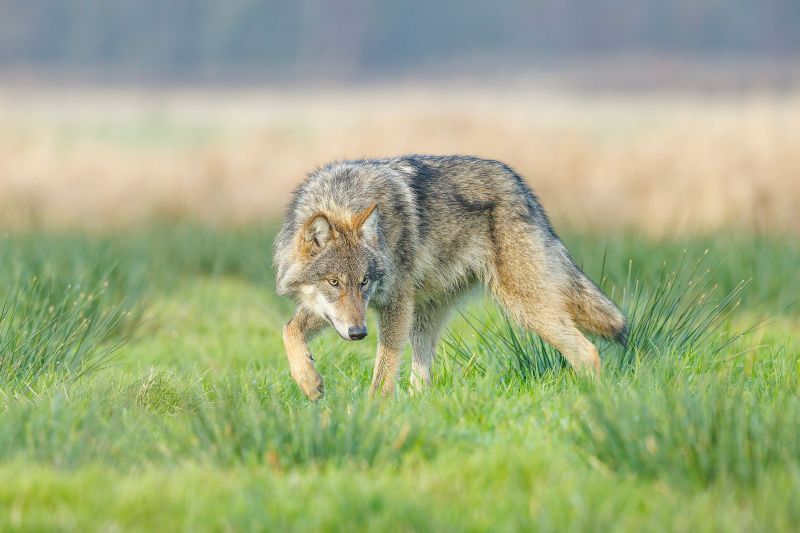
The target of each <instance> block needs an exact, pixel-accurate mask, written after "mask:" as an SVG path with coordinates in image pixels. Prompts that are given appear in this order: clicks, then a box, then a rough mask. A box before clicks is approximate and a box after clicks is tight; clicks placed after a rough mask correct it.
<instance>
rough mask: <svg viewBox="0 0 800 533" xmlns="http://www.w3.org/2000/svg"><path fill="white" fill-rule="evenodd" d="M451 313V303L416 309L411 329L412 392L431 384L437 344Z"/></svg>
mask: <svg viewBox="0 0 800 533" xmlns="http://www.w3.org/2000/svg"><path fill="white" fill-rule="evenodd" d="M449 311H450V305H449V302H448V303H435V304H431V305H430V306H418V307H416V308H415V309H414V326H413V327H412V329H411V391H412V392H415V391H416V392H419V391H421V390H422V389H423V388H424V387H426V386H428V385H430V383H431V366H432V365H433V360H434V358H435V357H436V343H437V342H438V340H439V335H440V334H441V332H442V326H444V323H445V320H446V319H447V314H448V312H449Z"/></svg>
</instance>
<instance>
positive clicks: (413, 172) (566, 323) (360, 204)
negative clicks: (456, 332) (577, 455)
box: [274, 155, 628, 400]
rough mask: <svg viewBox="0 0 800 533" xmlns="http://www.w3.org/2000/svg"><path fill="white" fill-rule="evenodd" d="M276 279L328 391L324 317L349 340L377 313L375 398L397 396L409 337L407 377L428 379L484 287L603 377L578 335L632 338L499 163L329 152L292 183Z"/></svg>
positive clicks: (308, 386)
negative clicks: (466, 301) (311, 345)
mask: <svg viewBox="0 0 800 533" xmlns="http://www.w3.org/2000/svg"><path fill="white" fill-rule="evenodd" d="M274 266H275V271H276V289H277V292H278V294H279V295H288V296H291V297H292V298H293V299H294V300H295V301H296V303H297V308H296V310H295V313H294V316H293V317H292V319H291V320H290V321H289V322H288V323H287V324H286V326H285V327H284V328H283V341H284V345H285V349H286V356H287V358H288V359H289V367H290V370H291V375H292V377H293V378H294V380H295V381H296V382H297V384H298V385H299V386H300V388H301V389H302V390H303V392H305V394H306V395H307V396H308V397H309V398H310V399H312V400H316V399H318V398H320V397H321V396H322V394H323V391H324V388H323V380H322V377H321V376H320V375H319V372H317V369H316V367H315V364H314V358H313V357H312V355H311V353H310V352H309V350H308V347H307V344H308V341H309V340H310V339H311V338H312V337H313V336H314V335H315V334H316V333H318V332H319V331H321V330H322V329H324V328H325V327H326V326H329V325H330V326H333V328H334V329H335V330H336V332H337V333H338V334H339V335H340V336H341V337H342V338H343V339H345V340H361V339H363V338H365V337H366V336H367V331H368V329H367V322H366V310H367V307H370V308H372V309H374V310H375V311H376V312H377V317H378V353H377V356H376V359H375V366H374V370H373V376H372V384H371V387H370V395H375V394H377V393H382V394H384V395H391V394H392V393H393V391H394V387H395V381H396V379H397V373H398V367H399V364H400V360H401V355H402V353H403V351H404V349H405V346H406V343H407V342H409V341H410V343H411V351H412V361H411V387H412V391H418V390H420V389H422V388H424V387H425V386H426V385H428V384H429V383H430V381H431V366H432V364H433V361H434V356H435V353H436V345H437V341H438V338H439V335H440V333H441V331H442V328H443V326H444V325H445V323H446V321H447V318H448V314H449V313H450V311H451V310H452V309H453V307H454V306H456V305H457V304H458V302H459V301H460V299H461V296H462V295H463V294H465V293H466V292H468V291H469V290H470V289H471V288H472V287H473V286H475V285H477V284H481V285H483V286H484V287H485V288H487V289H488V290H489V291H490V292H491V294H492V295H493V296H494V299H495V300H496V301H497V302H498V303H499V304H500V305H501V306H502V307H503V308H504V309H505V311H506V312H507V313H508V315H510V316H511V317H512V318H513V319H514V320H516V321H517V322H518V323H519V324H520V325H522V326H523V327H525V328H526V329H528V330H530V331H532V332H534V333H536V334H537V335H539V336H540V337H541V338H542V339H543V340H545V341H546V342H548V343H550V344H551V345H553V346H554V347H555V348H557V349H558V350H559V351H560V352H561V354H562V355H563V356H564V357H565V358H566V360H567V361H568V362H569V363H570V365H571V366H572V367H573V368H574V369H575V370H576V371H578V372H588V373H589V374H598V373H599V372H600V359H599V356H598V351H597V348H596V347H595V346H594V344H592V343H591V342H590V341H589V340H588V339H587V338H586V337H585V336H584V334H583V333H582V332H589V333H593V334H596V335H599V336H602V337H607V338H612V339H615V340H616V341H618V342H620V343H622V344H624V343H625V342H626V338H627V333H628V325H627V322H626V318H625V315H624V314H623V313H622V312H621V311H620V309H619V308H618V307H617V306H616V305H615V304H614V303H613V302H612V301H611V300H610V299H609V298H608V297H607V296H606V295H604V294H603V293H602V291H601V290H600V289H599V288H598V287H597V285H595V284H594V283H593V282H592V281H591V280H590V279H589V278H588V277H587V276H586V275H585V274H584V273H583V272H582V271H581V269H580V268H579V267H578V266H577V265H576V264H575V262H574V261H573V260H572V258H571V257H570V254H569V252H568V251H567V249H566V247H565V246H564V244H563V243H562V242H561V240H560V239H559V237H558V235H556V233H555V231H554V230H553V227H552V225H551V224H550V221H549V219H548V217H547V215H546V214H545V211H544V209H543V208H542V205H541V203H540V202H539V200H538V198H537V197H536V195H535V194H534V193H533V191H532V190H531V189H530V187H528V185H527V184H526V183H525V181H524V180H523V179H522V177H521V176H520V175H519V174H518V173H516V172H515V171H514V170H512V169H511V168H510V167H509V166H508V165H506V164H504V163H501V162H500V161H495V160H490V159H481V158H478V157H472V156H433V155H408V156H401V157H394V158H388V159H365V160H350V161H340V162H334V163H330V164H328V165H326V166H323V167H320V168H318V169H316V170H314V171H313V172H311V173H310V174H309V175H308V177H307V179H306V180H305V182H304V183H302V184H301V185H300V186H299V187H298V188H297V190H296V191H295V193H294V195H293V198H292V200H291V201H290V203H289V207H288V215H287V217H286V220H285V223H284V224H283V226H282V227H281V230H280V232H279V233H278V235H277V237H276V240H275V245H274Z"/></svg>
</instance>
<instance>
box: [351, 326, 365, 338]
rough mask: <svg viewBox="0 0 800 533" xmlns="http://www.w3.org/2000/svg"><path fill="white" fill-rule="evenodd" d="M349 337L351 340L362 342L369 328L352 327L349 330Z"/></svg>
mask: <svg viewBox="0 0 800 533" xmlns="http://www.w3.org/2000/svg"><path fill="white" fill-rule="evenodd" d="M347 335H348V336H349V337H350V340H354V341H360V340H361V339H363V338H364V337H366V336H367V327H366V326H361V327H352V328H349V329H348V330H347Z"/></svg>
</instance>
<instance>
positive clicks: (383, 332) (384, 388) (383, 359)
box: [369, 297, 414, 396]
mask: <svg viewBox="0 0 800 533" xmlns="http://www.w3.org/2000/svg"><path fill="white" fill-rule="evenodd" d="M413 314H414V304H413V303H412V301H411V298H408V297H400V298H398V299H397V300H396V301H395V302H393V303H392V305H390V306H389V307H387V308H386V309H381V310H380V312H379V314H378V329H379V331H378V354H377V356H376V358H375V369H374V370H373V373H372V385H371V386H370V388H369V394H370V396H374V395H375V394H376V393H377V392H378V389H380V390H381V392H382V393H383V395H384V396H389V395H391V394H392V393H393V392H394V385H395V381H397V370H398V368H399V366H400V355H401V354H402V353H403V348H404V347H405V344H406V342H407V341H408V337H409V333H410V332H411V323H412V320H413Z"/></svg>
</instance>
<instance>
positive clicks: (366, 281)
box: [361, 276, 369, 287]
mask: <svg viewBox="0 0 800 533" xmlns="http://www.w3.org/2000/svg"><path fill="white" fill-rule="evenodd" d="M367 283H369V278H368V277H367V276H364V279H362V280H361V286H362V287H364V286H365V285H366V284H367Z"/></svg>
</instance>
